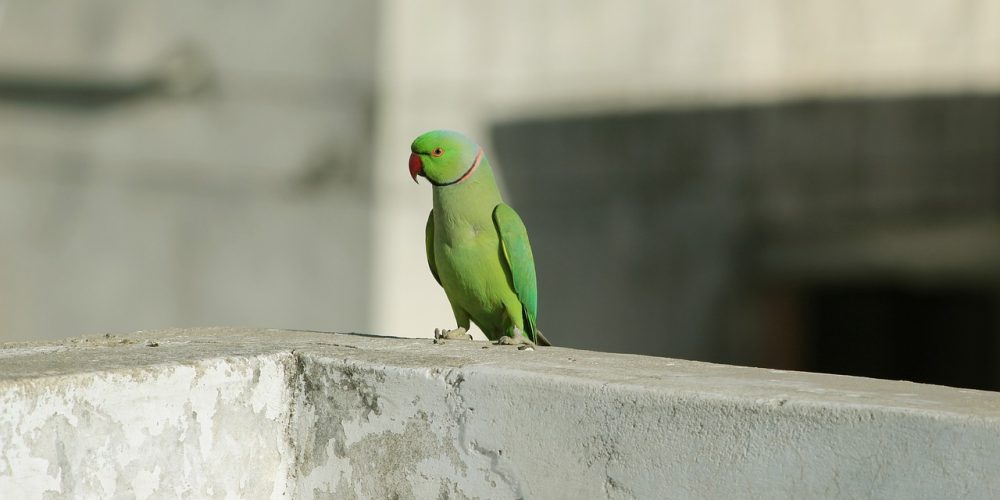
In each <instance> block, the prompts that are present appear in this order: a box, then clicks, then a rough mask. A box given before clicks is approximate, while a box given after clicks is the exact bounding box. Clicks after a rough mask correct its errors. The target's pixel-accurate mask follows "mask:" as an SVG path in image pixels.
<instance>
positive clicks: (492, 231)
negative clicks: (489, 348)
mask: <svg viewBox="0 0 1000 500" xmlns="http://www.w3.org/2000/svg"><path fill="white" fill-rule="evenodd" d="M442 219H446V220H442V221H441V222H442V225H441V227H442V230H441V231H435V241H434V258H435V260H436V262H437V268H438V274H439V276H440V277H441V286H442V287H443V288H444V290H445V293H446V294H447V295H448V299H449V300H450V301H451V302H452V303H453V304H454V305H458V306H459V307H461V308H462V309H464V310H465V311H466V312H468V313H469V315H470V316H471V317H472V319H473V320H474V321H475V322H476V324H478V325H479V326H480V328H483V329H484V331H485V330H487V329H489V330H494V331H502V329H503V328H504V320H505V311H506V310H507V308H508V307H509V305H510V303H511V302H512V301H513V302H515V303H519V302H518V300H517V296H516V295H515V294H514V290H513V288H512V286H511V282H510V279H509V278H508V277H507V272H506V267H505V266H504V265H503V263H502V261H501V259H502V258H503V257H502V252H503V250H502V249H501V247H500V239H499V237H498V235H497V232H496V228H495V227H494V226H493V221H492V219H488V220H487V221H484V222H488V224H489V225H488V226H484V224H482V223H480V224H475V223H469V222H467V221H461V220H447V218H442ZM489 333H490V332H487V334H488V335H489Z"/></svg>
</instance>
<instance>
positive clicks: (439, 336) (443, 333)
mask: <svg viewBox="0 0 1000 500" xmlns="http://www.w3.org/2000/svg"><path fill="white" fill-rule="evenodd" d="M442 340H472V335H469V332H468V331H467V330H466V329H465V328H462V327H458V328H456V329H454V330H445V329H444V328H435V329H434V343H435V344H436V343H438V342H440V341H442Z"/></svg>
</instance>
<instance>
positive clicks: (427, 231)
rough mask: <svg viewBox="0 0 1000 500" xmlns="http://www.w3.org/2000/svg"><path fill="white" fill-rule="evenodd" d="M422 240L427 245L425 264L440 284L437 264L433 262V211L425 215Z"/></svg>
mask: <svg viewBox="0 0 1000 500" xmlns="http://www.w3.org/2000/svg"><path fill="white" fill-rule="evenodd" d="M424 242H425V244H426V247H427V265H428V266H430V268H431V274H432V275H434V279H435V280H437V282H438V284H439V285H440V284H441V278H440V277H438V268H437V264H435V263H434V211H433V210H431V213H430V214H428V215H427V227H426V228H424Z"/></svg>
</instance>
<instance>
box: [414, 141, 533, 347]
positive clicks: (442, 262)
mask: <svg viewBox="0 0 1000 500" xmlns="http://www.w3.org/2000/svg"><path fill="white" fill-rule="evenodd" d="M410 150H411V151H412V154H411V155H410V175H411V176H413V178H414V180H416V177H417V175H421V176H423V177H425V178H426V179H427V180H428V181H430V183H431V184H432V185H433V186H434V187H433V191H434V209H433V210H431V213H430V215H429V216H428V218H427V228H426V251H427V263H428V264H429V266H430V268H431V274H432V275H433V276H434V279H435V280H437V282H438V283H440V284H441V287H442V288H444V291H445V294H446V295H447V296H448V301H449V302H450V303H451V309H452V311H453V312H454V314H455V320H456V321H457V322H458V326H459V327H461V328H463V329H465V330H468V328H469V321H470V320H471V321H472V322H474V323H475V324H476V325H477V326H479V328H480V329H481V330H482V331H483V333H485V334H486V336H487V337H489V338H490V339H491V340H501V337H505V336H506V337H508V338H510V339H515V340H521V338H526V339H527V340H530V341H532V342H534V343H536V344H538V343H540V344H542V345H547V344H548V341H547V340H546V339H545V338H544V337H543V336H541V335H540V333H539V331H538V329H537V328H536V318H537V315H538V289H537V285H536V281H535V262H534V259H533V258H532V256H531V246H530V245H529V244H528V232H527V230H525V228H524V223H523V222H521V218H520V217H519V216H518V215H517V212H515V211H514V209H513V208H510V207H509V206H508V205H506V204H505V203H504V202H503V200H502V199H501V197H500V191H499V190H498V189H497V186H496V182H495V181H494V179H493V169H492V168H491V167H490V163H489V160H488V159H487V158H486V156H485V155H484V154H483V150H482V148H481V147H480V146H479V145H478V144H476V143H475V142H473V141H472V140H470V139H469V138H467V137H465V136H463V135H462V134H459V133H457V132H451V131H446V130H435V131H433V132H428V133H426V134H423V135H421V136H420V137H417V138H416V140H414V141H413V144H412V145H411V146H410ZM522 335H523V336H524V337H522Z"/></svg>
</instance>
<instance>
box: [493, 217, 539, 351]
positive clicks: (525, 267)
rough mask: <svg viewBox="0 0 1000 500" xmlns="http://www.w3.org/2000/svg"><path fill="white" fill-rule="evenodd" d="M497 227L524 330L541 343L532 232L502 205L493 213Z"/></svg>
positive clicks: (534, 340)
mask: <svg viewBox="0 0 1000 500" xmlns="http://www.w3.org/2000/svg"><path fill="white" fill-rule="evenodd" d="M493 224H494V225H496V227H497V233H498V234H499V235H500V246H501V248H502V249H503V255H504V257H505V258H506V259H507V268H508V269H509V270H510V277H511V282H513V284H514V293H515V294H517V298H518V300H520V301H521V306H522V309H523V311H524V329H525V330H526V331H525V333H526V334H527V335H528V338H530V339H531V341H532V342H535V343H538V335H537V334H536V330H535V318H536V316H537V312H538V287H537V284H536V282H535V259H534V258H533V257H532V256H531V245H529V244H528V231H527V230H526V229H525V228H524V223H523V222H521V217H519V216H518V215H517V212H515V211H514V209H513V208H510V207H509V206H507V205H505V204H503V203H501V204H499V205H497V206H496V208H494V209H493Z"/></svg>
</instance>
